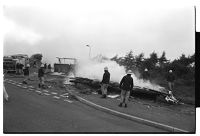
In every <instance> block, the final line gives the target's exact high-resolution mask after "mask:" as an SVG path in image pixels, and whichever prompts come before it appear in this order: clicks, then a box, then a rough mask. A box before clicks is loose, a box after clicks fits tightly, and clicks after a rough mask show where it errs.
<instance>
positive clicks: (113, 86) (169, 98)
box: [69, 77, 181, 104]
mask: <svg viewBox="0 0 200 136" xmlns="http://www.w3.org/2000/svg"><path fill="white" fill-rule="evenodd" d="M69 82H72V83H74V84H75V85H77V84H83V85H87V86H88V87H90V88H92V89H88V90H87V89H86V91H85V92H84V93H85V94H90V93H92V91H93V90H97V93H98V94H101V90H100V82H99V81H97V80H92V79H88V78H82V77H75V78H72V77H71V78H70V79H69ZM120 92H121V90H120V88H119V83H117V82H110V84H109V87H108V94H115V96H116V97H117V96H119V94H120ZM116 94H118V95H116ZM131 97H140V98H143V97H150V98H151V99H153V100H154V101H155V102H156V101H157V99H158V98H161V99H162V100H164V101H165V102H167V103H171V104H181V102H180V101H179V100H177V99H176V98H175V96H174V95H173V94H172V93H170V91H169V90H168V89H166V88H164V87H159V88H157V89H150V88H147V87H140V86H134V87H133V90H132V91H131Z"/></svg>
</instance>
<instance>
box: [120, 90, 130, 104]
mask: <svg viewBox="0 0 200 136" xmlns="http://www.w3.org/2000/svg"><path fill="white" fill-rule="evenodd" d="M129 96H130V91H126V90H123V89H122V90H121V103H123V102H124V103H126V104H127V102H128V99H129Z"/></svg>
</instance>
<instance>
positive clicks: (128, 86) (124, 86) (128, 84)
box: [119, 70, 134, 107]
mask: <svg viewBox="0 0 200 136" xmlns="http://www.w3.org/2000/svg"><path fill="white" fill-rule="evenodd" d="M131 74H132V72H131V70H128V72H127V75H125V76H124V77H123V78H122V80H121V82H120V86H119V87H120V89H121V101H120V104H119V107H122V104H123V103H125V107H127V102H128V98H129V96H130V92H131V90H132V89H133V85H134V84H133V78H132V77H131Z"/></svg>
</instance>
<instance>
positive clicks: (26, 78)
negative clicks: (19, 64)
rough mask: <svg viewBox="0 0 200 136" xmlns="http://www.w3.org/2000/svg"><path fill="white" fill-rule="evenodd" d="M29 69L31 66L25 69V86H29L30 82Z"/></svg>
mask: <svg viewBox="0 0 200 136" xmlns="http://www.w3.org/2000/svg"><path fill="white" fill-rule="evenodd" d="M29 68H30V65H29V64H27V65H26V67H25V69H24V80H23V82H22V83H23V84H27V80H30V79H29Z"/></svg>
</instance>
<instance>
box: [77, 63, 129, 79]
mask: <svg viewBox="0 0 200 136" xmlns="http://www.w3.org/2000/svg"><path fill="white" fill-rule="evenodd" d="M104 67H108V71H109V72H110V74H111V77H110V78H111V79H110V80H111V81H113V82H120V80H121V78H122V77H123V76H124V75H125V74H126V73H125V69H124V67H121V66H119V65H118V64H117V63H116V62H114V61H110V60H106V61H102V62H99V61H94V60H82V61H79V62H78V64H77V69H76V76H78V77H84V78H90V79H97V80H99V81H101V80H102V77H103V73H104Z"/></svg>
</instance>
